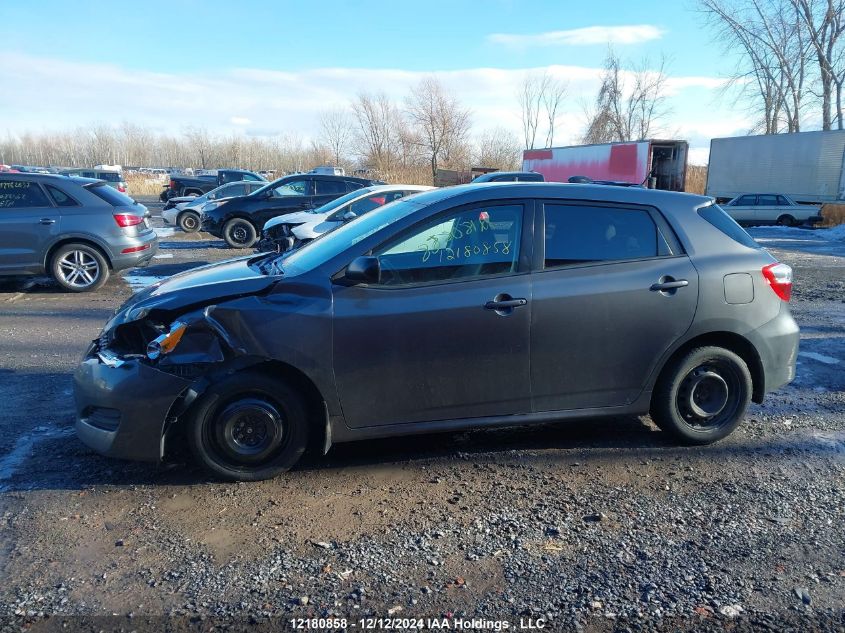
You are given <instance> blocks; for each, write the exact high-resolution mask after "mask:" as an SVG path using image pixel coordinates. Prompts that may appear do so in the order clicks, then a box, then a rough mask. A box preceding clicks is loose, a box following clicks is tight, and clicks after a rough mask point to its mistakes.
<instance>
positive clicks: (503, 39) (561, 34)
mask: <svg viewBox="0 0 845 633" xmlns="http://www.w3.org/2000/svg"><path fill="white" fill-rule="evenodd" d="M661 37H663V30H662V29H660V28H658V27H656V26H653V25H651V24H629V25H623V26H585V27H583V28H580V29H569V30H566V31H546V32H545V33H532V34H526V35H523V34H518V33H493V34H491V35H488V36H487V39H488V40H489V41H490V42H493V43H494V44H504V45H506V46H513V47H520V48H526V47H529V46H589V45H592V44H639V43H641V42H648V41H650V40H657V39H660V38H661Z"/></svg>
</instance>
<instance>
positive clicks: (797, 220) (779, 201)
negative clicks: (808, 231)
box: [722, 193, 822, 226]
mask: <svg viewBox="0 0 845 633" xmlns="http://www.w3.org/2000/svg"><path fill="white" fill-rule="evenodd" d="M722 208H723V209H724V210H725V211H727V213H728V215H730V216H731V217H732V218H733V219H734V220H736V221H737V222H739V223H740V224H780V225H781V226H796V225H799V224H815V223H817V222H821V220H822V217H821V207H820V206H817V205H813V204H798V203H796V202H795V201H794V200H793V199H792V198H790V197H789V196H785V195H783V194H778V193H746V194H743V195H741V196H737V197H736V198H734V199H733V200H731V201H730V202H728V203H727V204H725V205H723V206H722Z"/></svg>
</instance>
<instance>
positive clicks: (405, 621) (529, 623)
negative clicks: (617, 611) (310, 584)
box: [290, 616, 547, 631]
mask: <svg viewBox="0 0 845 633" xmlns="http://www.w3.org/2000/svg"><path fill="white" fill-rule="evenodd" d="M290 624H291V626H292V627H293V629H294V630H296V631H334V630H341V631H343V630H352V629H360V630H365V631H367V630H392V631H510V630H514V631H520V630H521V631H532V630H533V631H539V630H543V629H545V628H546V626H547V622H546V620H545V619H543V618H520V619H519V621H518V622H510V621H509V620H488V619H484V618H455V617H452V616H449V617H441V618H412V617H405V618H377V617H370V618H358V619H356V620H350V619H347V618H291V619H290Z"/></svg>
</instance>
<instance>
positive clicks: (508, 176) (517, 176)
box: [472, 171, 545, 184]
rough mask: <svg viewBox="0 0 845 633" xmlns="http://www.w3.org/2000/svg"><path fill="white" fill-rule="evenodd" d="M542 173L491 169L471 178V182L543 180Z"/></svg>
mask: <svg viewBox="0 0 845 633" xmlns="http://www.w3.org/2000/svg"><path fill="white" fill-rule="evenodd" d="M544 181H545V178H543V174H538V173H537V172H536V171H491V172H489V173H487V174H481V175H480V176H476V177H475V178H473V179H472V182H473V184H477V183H480V182H544Z"/></svg>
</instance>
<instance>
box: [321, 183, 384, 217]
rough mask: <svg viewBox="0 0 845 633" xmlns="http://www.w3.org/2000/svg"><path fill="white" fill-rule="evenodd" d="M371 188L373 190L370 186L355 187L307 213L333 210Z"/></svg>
mask: <svg viewBox="0 0 845 633" xmlns="http://www.w3.org/2000/svg"><path fill="white" fill-rule="evenodd" d="M372 190H373V188H372V187H364V188H363V189H356V190H355V191H352V192H350V193H347V194H346V195H345V196H341V197H340V198H335V199H334V200H332V201H331V202H327V203H326V204H324V205H323V206H322V207H317V208H316V209H313V210H311V211H309V213H330V212H332V211H334V210H335V209H337V208H338V207H342V206H343V205H345V204H346V203H347V202H351V201H353V200H355V199H357V198H360V197H361V196H363V195H364V194H366V193H369V192H370V191H372Z"/></svg>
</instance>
